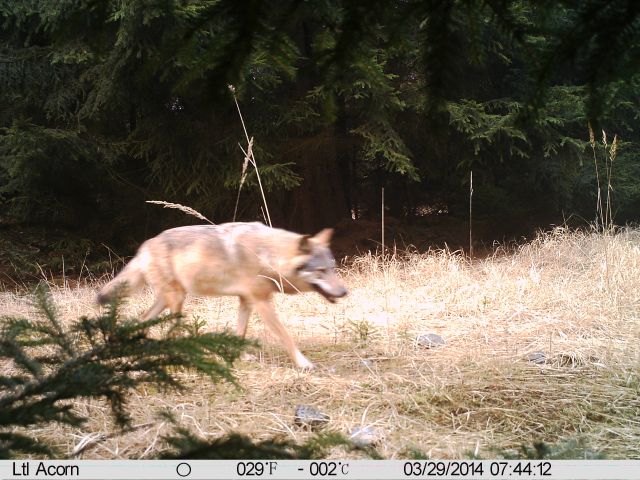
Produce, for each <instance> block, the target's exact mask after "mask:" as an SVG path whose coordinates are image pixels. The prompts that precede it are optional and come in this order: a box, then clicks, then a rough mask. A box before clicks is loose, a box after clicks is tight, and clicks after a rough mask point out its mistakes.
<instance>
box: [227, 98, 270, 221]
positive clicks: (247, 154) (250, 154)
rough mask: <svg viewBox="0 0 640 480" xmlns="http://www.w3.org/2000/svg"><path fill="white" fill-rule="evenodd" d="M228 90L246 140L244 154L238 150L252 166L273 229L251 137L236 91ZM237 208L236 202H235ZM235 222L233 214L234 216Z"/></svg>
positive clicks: (267, 218) (267, 217)
mask: <svg viewBox="0 0 640 480" xmlns="http://www.w3.org/2000/svg"><path fill="white" fill-rule="evenodd" d="M229 90H230V91H231V94H232V95H233V100H234V102H236V108H237V109H238V115H240V122H242V129H243V130H244V136H245V138H246V139H247V145H248V147H247V151H246V152H245V151H244V149H243V148H242V146H240V150H242V152H243V153H244V155H245V162H247V161H248V162H250V163H251V165H253V168H254V170H255V171H256V178H257V179H258V186H259V187H260V194H261V195H262V203H263V204H264V211H265V213H266V215H265V216H266V220H267V223H268V224H269V226H270V227H273V225H272V223H271V215H270V214H269V206H268V205H267V198H266V197H265V195H264V188H263V187H262V180H261V179H260V171H259V170H258V164H257V163H256V157H255V156H254V155H253V137H251V138H249V133H248V132H247V127H246V125H245V123H244V118H243V117H242V112H241V111H240V105H239V104H238V99H237V98H236V89H235V87H234V86H233V85H229ZM245 171H246V170H245V168H244V167H243V172H245ZM242 183H244V181H243V180H242V179H241V182H240V188H241V187H242ZM239 197H240V190H239V189H238V198H239ZM236 206H237V202H236ZM234 220H235V214H234Z"/></svg>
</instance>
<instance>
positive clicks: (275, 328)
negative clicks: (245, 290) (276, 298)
mask: <svg viewBox="0 0 640 480" xmlns="http://www.w3.org/2000/svg"><path fill="white" fill-rule="evenodd" d="M254 306H255V309H256V311H257V312H258V315H260V318H262V320H263V321H264V323H266V324H267V326H268V327H269V328H270V329H271V331H272V332H273V333H275V334H276V336H277V337H278V339H279V340H280V343H282V344H283V345H284V347H285V348H286V349H287V352H288V353H289V357H291V360H293V363H295V364H296V366H297V367H298V368H301V369H303V370H312V369H313V368H314V367H313V363H311V362H310V361H309V360H307V357H305V356H304V355H303V354H302V352H301V351H300V350H298V347H296V344H295V342H294V341H293V338H291V335H289V332H287V329H286V328H285V327H284V325H283V324H282V322H280V320H279V319H278V316H277V315H276V311H275V309H274V308H273V302H272V301H271V299H270V298H267V299H261V300H259V301H256V302H255V304H254Z"/></svg>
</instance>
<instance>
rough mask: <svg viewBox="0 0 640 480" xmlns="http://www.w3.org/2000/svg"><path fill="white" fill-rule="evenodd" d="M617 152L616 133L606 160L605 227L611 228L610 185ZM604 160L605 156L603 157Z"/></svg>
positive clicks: (611, 189) (611, 188)
mask: <svg viewBox="0 0 640 480" xmlns="http://www.w3.org/2000/svg"><path fill="white" fill-rule="evenodd" d="M617 153H618V135H614V136H613V142H611V149H610V150H609V160H608V162H607V228H608V229H609V230H612V229H613V206H612V201H611V192H612V191H613V187H612V186H611V179H612V175H613V161H614V160H615V158H616V154H617ZM605 161H607V158H606V157H605Z"/></svg>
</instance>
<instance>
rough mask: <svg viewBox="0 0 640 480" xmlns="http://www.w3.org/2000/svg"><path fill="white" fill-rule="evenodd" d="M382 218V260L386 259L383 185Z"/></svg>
mask: <svg viewBox="0 0 640 480" xmlns="http://www.w3.org/2000/svg"><path fill="white" fill-rule="evenodd" d="M381 210H382V212H381V218H382V260H383V261H384V187H382V208H381Z"/></svg>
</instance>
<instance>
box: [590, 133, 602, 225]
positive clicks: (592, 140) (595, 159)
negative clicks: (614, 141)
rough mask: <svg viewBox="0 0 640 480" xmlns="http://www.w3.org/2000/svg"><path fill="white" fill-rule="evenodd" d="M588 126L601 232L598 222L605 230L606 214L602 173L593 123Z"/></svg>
mask: <svg viewBox="0 0 640 480" xmlns="http://www.w3.org/2000/svg"><path fill="white" fill-rule="evenodd" d="M587 125H588V126H589V144H590V145H591V150H592V151H593V164H594V165H595V168H596V184H597V187H598V191H597V195H598V198H597V200H596V230H600V229H599V228H598V222H600V224H601V225H603V227H602V228H604V212H603V211H602V195H601V189H600V171H599V169H598V157H597V154H596V138H595V135H594V133H593V128H591V122H589V123H588V124H587ZM605 138H606V137H605Z"/></svg>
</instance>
